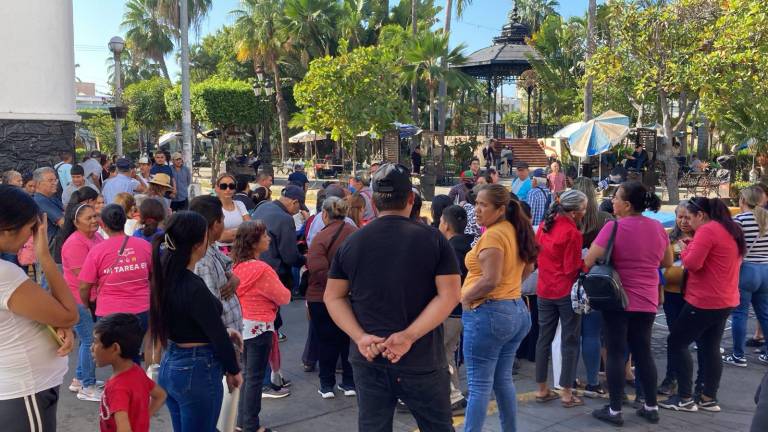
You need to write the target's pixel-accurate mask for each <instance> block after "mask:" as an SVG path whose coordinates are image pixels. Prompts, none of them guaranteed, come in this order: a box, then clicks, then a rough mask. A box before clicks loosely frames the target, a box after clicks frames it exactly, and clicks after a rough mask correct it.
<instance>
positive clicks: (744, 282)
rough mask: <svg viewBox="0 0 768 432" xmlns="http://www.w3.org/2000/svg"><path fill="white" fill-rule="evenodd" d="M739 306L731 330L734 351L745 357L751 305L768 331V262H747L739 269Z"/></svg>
mask: <svg viewBox="0 0 768 432" xmlns="http://www.w3.org/2000/svg"><path fill="white" fill-rule="evenodd" d="M739 297H740V302H739V306H738V307H736V309H734V310H733V314H732V317H731V318H732V321H733V322H732V326H731V332H732V334H733V353H734V354H735V355H737V356H739V357H744V343H745V342H746V340H747V321H748V320H749V305H750V304H751V305H752V307H753V308H754V309H755V315H756V316H757V322H758V325H759V326H761V327H762V328H763V331H764V332H765V331H768V264H757V263H749V262H745V263H743V264H742V265H741V270H740V271H739Z"/></svg>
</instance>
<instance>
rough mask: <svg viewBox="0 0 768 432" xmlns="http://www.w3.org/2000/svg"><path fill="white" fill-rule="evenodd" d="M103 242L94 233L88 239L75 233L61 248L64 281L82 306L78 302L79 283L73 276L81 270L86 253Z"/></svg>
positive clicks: (97, 234) (77, 232)
mask: <svg viewBox="0 0 768 432" xmlns="http://www.w3.org/2000/svg"><path fill="white" fill-rule="evenodd" d="M102 241H104V239H102V238H101V236H100V235H99V233H94V234H93V237H91V238H88V237H86V236H85V234H83V233H81V232H80V231H75V232H73V233H72V235H70V236H69V237H68V238H67V241H65V242H64V244H63V245H62V246H61V267H62V269H63V270H64V280H65V281H66V282H67V285H68V286H69V290H70V291H72V295H73V296H75V301H76V302H77V304H83V302H82V300H80V281H79V280H78V277H77V276H76V275H75V271H79V270H80V269H82V268H83V264H84V263H85V258H86V257H87V256H88V252H89V251H90V250H91V249H93V247H94V246H96V245H97V244H99V243H101V242H102Z"/></svg>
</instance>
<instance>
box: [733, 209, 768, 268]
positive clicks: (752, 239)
mask: <svg viewBox="0 0 768 432" xmlns="http://www.w3.org/2000/svg"><path fill="white" fill-rule="evenodd" d="M733 220H734V221H736V223H737V224H739V225H741V229H742V230H743V231H744V241H745V243H746V244H747V255H746V256H745V257H744V261H745V262H751V263H761V264H768V233H766V234H765V235H763V236H762V237H759V236H760V228H759V227H758V225H757V221H756V220H755V215H754V214H753V213H752V212H746V213H741V214H738V215H736V217H734V218H733ZM758 237H759V238H758Z"/></svg>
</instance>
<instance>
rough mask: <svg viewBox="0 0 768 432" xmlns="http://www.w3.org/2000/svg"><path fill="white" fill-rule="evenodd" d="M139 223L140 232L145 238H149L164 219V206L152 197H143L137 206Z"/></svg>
mask: <svg viewBox="0 0 768 432" xmlns="http://www.w3.org/2000/svg"><path fill="white" fill-rule="evenodd" d="M139 214H140V215H141V216H140V220H139V223H141V225H142V228H141V234H142V235H143V236H144V237H146V238H151V237H152V236H153V235H155V233H157V228H158V227H159V226H160V224H161V223H162V222H163V220H165V207H164V206H163V204H162V203H161V202H160V201H159V200H157V199H154V198H150V199H145V200H144V201H143V202H142V203H141V206H139Z"/></svg>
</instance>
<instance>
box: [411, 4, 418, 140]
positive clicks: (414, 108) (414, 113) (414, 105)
mask: <svg viewBox="0 0 768 432" xmlns="http://www.w3.org/2000/svg"><path fill="white" fill-rule="evenodd" d="M418 1H419V0H411V34H413V37H416V34H417V33H418V31H419V25H418V21H417V20H418V14H417V13H416V10H417V5H418ZM417 91H418V85H417V84H416V80H415V79H414V80H413V82H412V83H411V118H412V119H413V124H414V126H418V125H419V101H418V98H417V95H416V92H417Z"/></svg>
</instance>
